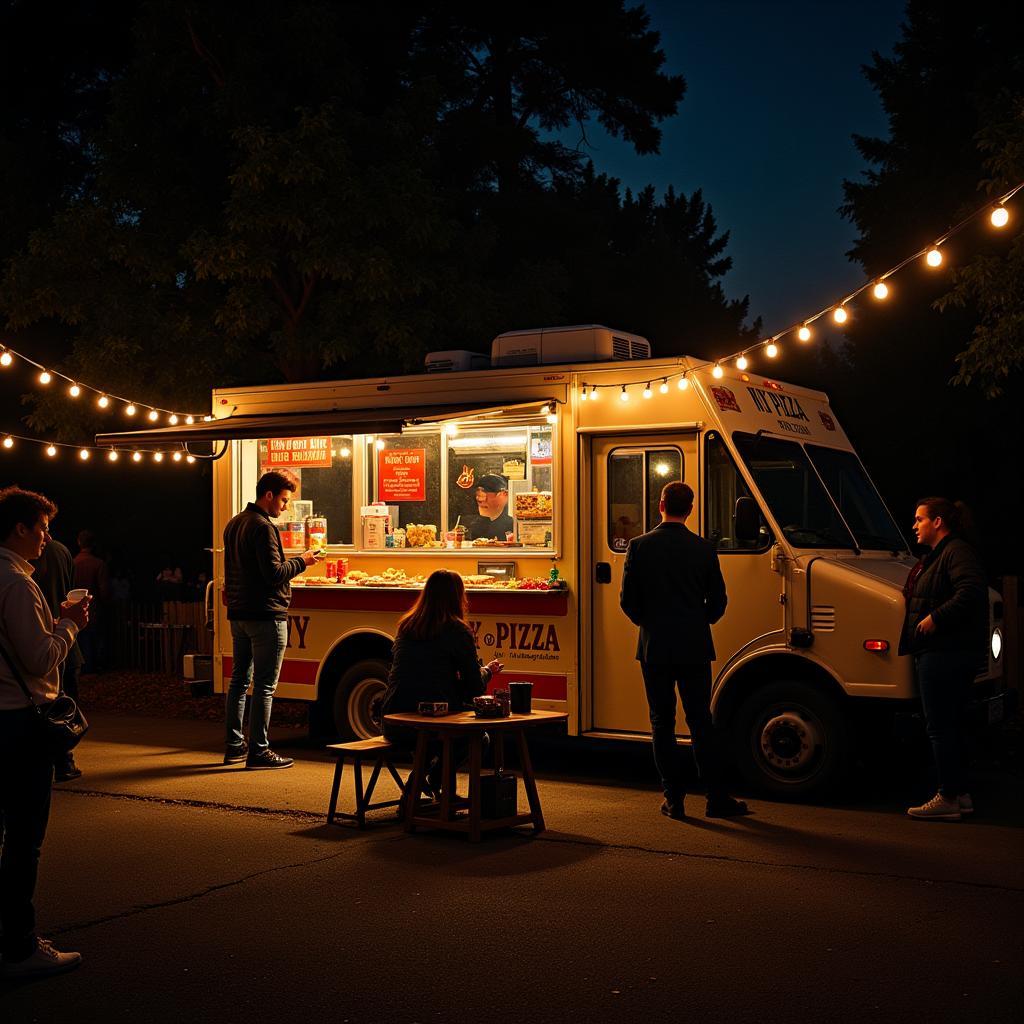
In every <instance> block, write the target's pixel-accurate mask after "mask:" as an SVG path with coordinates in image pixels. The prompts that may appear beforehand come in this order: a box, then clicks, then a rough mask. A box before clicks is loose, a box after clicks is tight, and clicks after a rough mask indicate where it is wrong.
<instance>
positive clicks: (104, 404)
mask: <svg viewBox="0 0 1024 1024" xmlns="http://www.w3.org/2000/svg"><path fill="white" fill-rule="evenodd" d="M96 404H97V405H98V406H99V407H100V408H101V409H106V407H107V406H108V405H110V399H109V398H107V396H106V395H100V397H99V398H97V399H96Z"/></svg>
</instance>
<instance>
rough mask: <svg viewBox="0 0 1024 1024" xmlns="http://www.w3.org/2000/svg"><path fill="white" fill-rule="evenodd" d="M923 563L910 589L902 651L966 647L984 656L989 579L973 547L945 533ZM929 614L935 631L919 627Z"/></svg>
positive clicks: (982, 658) (947, 649) (963, 648)
mask: <svg viewBox="0 0 1024 1024" xmlns="http://www.w3.org/2000/svg"><path fill="white" fill-rule="evenodd" d="M920 564H921V571H920V575H918V576H917V579H916V580H915V581H914V583H913V586H912V589H911V591H910V593H909V594H908V595H907V615H906V618H905V619H904V620H903V633H902V635H901V636H900V648H899V653H900V654H925V653H927V652H929V651H963V652H964V653H967V654H976V655H977V656H978V659H979V661H982V660H984V658H985V652H986V651H987V649H988V584H987V583H986V582H985V571H984V569H983V568H982V566H981V562H980V561H979V560H978V556H977V555H976V554H975V551H974V548H972V547H971V545H970V544H968V543H967V541H965V540H963V539H961V538H960V537H954V536H952V535H950V536H947V537H943V539H942V540H941V541H939V543H938V544H936V545H935V548H934V550H933V551H931V552H930V553H929V554H928V555H926V556H925V557H924V558H923V559H922V560H921V563H920ZM928 615H930V616H931V617H932V621H933V622H934V623H935V627H936V628H935V631H934V632H933V633H929V634H927V635H926V634H924V633H918V632H917V624H918V623H919V622H920V621H921V620H922V619H923V618H925V617H926V616H928Z"/></svg>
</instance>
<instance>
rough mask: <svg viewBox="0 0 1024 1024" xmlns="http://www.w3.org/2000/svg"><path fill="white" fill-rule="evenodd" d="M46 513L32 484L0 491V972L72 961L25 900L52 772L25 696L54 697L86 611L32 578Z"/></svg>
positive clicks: (77, 958)
mask: <svg viewBox="0 0 1024 1024" xmlns="http://www.w3.org/2000/svg"><path fill="white" fill-rule="evenodd" d="M56 514H57V506H56V505H54V504H53V502H52V501H50V500H49V499H48V498H46V497H44V496H43V495H42V494H36V493H35V492H34V491H25V490H22V489H21V488H20V487H5V488H4V489H3V490H2V491H0V644H2V647H3V653H2V654H0V844H2V847H3V849H2V852H0V977H2V978H3V979H4V980H6V981H16V980H20V979H26V978H33V977H40V976H43V975H48V974H56V973H59V972H60V971H67V970H70V969H71V968H73V967H77V966H78V965H79V964H80V963H81V961H82V956H81V954H80V953H72V952H61V951H59V950H57V949H55V948H54V947H53V944H52V943H51V942H49V941H48V940H47V939H43V938H40V937H39V936H37V935H36V919H35V907H34V906H33V902H32V901H33V896H34V895H35V888H36V876H37V874H38V870H39V855H40V853H41V851H42V847H43V840H44V839H45V837H46V825H47V822H48V820H49V817H50V789H51V785H52V780H53V759H52V754H51V753H50V750H49V749H48V748H47V747H46V746H44V744H43V742H42V730H41V729H40V727H39V722H38V721H37V715H36V711H35V708H34V707H33V705H34V704H36V705H38V704H45V703H47V702H49V701H52V700H54V699H55V698H56V696H57V694H58V693H59V691H60V666H61V664H62V662H63V661H64V660H65V658H67V657H68V655H69V654H70V653H71V649H72V647H73V646H74V643H75V637H76V636H77V635H78V632H79V630H81V629H82V628H83V627H84V626H85V625H86V624H87V623H88V621H89V599H88V598H86V599H85V600H84V601H80V602H78V603H77V604H69V603H67V602H65V603H64V604H63V605H61V608H60V619H59V620H57V621H54V617H53V614H52V613H51V611H50V608H49V606H48V605H47V603H46V598H45V597H44V596H43V592H42V591H41V590H40V589H39V587H38V585H37V584H36V582H35V581H34V580H33V579H32V573H33V569H32V565H31V560H32V559H38V558H39V556H40V555H41V554H42V553H43V549H44V548H45V547H46V544H47V541H48V540H49V538H50V520H51V519H52V518H53V517H54V516H55V515H56ZM19 676H20V678H21V681H22V682H23V683H24V685H25V687H26V688H27V689H28V691H29V695H28V696H26V694H25V692H24V690H23V689H22V685H21V683H19V681H18V678H19Z"/></svg>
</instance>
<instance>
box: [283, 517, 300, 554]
mask: <svg viewBox="0 0 1024 1024" xmlns="http://www.w3.org/2000/svg"><path fill="white" fill-rule="evenodd" d="M279 529H280V531H281V544H282V546H283V547H286V548H295V549H298V550H300V551H301V550H302V549H303V548H305V546H306V528H305V526H304V525H303V524H302V523H282V524H281V526H280V527H279Z"/></svg>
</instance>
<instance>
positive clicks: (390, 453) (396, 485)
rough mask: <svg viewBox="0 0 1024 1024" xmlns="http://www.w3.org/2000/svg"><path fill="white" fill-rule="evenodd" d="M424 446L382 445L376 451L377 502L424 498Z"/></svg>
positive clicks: (425, 477)
mask: <svg viewBox="0 0 1024 1024" xmlns="http://www.w3.org/2000/svg"><path fill="white" fill-rule="evenodd" d="M426 463H427V452H426V449H425V448H385V449H382V450H381V451H379V452H378V453H377V500H378V501H425V500H426V496H427V483H426V480H427V472H426Z"/></svg>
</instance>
